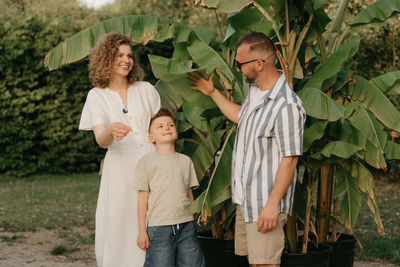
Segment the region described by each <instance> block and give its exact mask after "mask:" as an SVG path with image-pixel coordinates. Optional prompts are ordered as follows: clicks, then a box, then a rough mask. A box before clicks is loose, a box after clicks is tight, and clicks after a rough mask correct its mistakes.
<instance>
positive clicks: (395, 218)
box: [354, 178, 400, 265]
mask: <svg viewBox="0 0 400 267" xmlns="http://www.w3.org/2000/svg"><path fill="white" fill-rule="evenodd" d="M382 179H384V178H382ZM377 184H378V186H377V195H378V197H377V199H378V205H379V211H380V214H381V217H382V221H383V225H384V227H385V233H386V234H385V235H384V236H381V235H380V234H379V233H378V232H377V230H376V229H377V227H376V224H375V221H374V219H373V217H372V214H371V212H370V210H369V208H368V205H367V204H366V202H365V201H363V203H362V204H363V205H362V207H361V210H360V214H359V216H358V219H357V225H356V227H355V231H354V233H355V235H356V236H357V238H358V239H359V240H360V242H361V244H362V246H363V251H360V248H359V247H358V246H357V249H356V256H357V257H358V258H359V259H360V260H376V259H379V260H382V261H385V262H390V263H394V264H398V265H400V183H399V181H395V182H393V181H392V182H389V181H386V182H379V183H377ZM364 200H365V199H364Z"/></svg>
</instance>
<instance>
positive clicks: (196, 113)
mask: <svg viewBox="0 0 400 267" xmlns="http://www.w3.org/2000/svg"><path fill="white" fill-rule="evenodd" d="M182 110H183V113H184V114H185V118H186V119H187V120H188V122H189V123H190V124H191V125H193V126H194V127H195V128H196V129H199V130H200V131H202V132H207V120H206V119H205V118H203V117H202V116H201V113H202V112H204V109H202V108H199V107H197V106H195V105H193V104H192V103H190V102H188V101H183V105H182Z"/></svg>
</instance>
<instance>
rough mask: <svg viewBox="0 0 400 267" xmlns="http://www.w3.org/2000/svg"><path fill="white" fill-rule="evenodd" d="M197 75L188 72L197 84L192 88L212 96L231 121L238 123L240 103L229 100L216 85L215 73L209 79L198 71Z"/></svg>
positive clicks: (190, 79) (190, 78)
mask: <svg viewBox="0 0 400 267" xmlns="http://www.w3.org/2000/svg"><path fill="white" fill-rule="evenodd" d="M196 75H197V76H198V77H196V76H194V75H192V74H190V73H188V80H189V81H191V82H192V83H194V84H195V86H191V87H190V88H192V89H193V90H198V91H200V92H202V93H203V94H204V95H207V96H210V97H211V98H212V99H213V100H214V102H215V104H217V106H218V108H219V109H220V110H221V111H222V113H223V114H224V115H225V117H227V118H228V119H229V120H230V121H232V122H234V123H236V124H238V122H239V109H240V105H238V104H236V103H234V102H232V101H231V100H229V99H228V98H227V97H226V96H224V95H223V94H222V93H221V92H220V91H218V90H217V89H216V88H215V87H214V85H213V82H212V78H213V76H214V74H212V75H211V76H210V78H209V79H208V81H207V80H206V79H204V78H203V77H202V76H201V75H200V74H199V73H198V72H196Z"/></svg>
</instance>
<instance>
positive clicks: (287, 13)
mask: <svg viewBox="0 0 400 267" xmlns="http://www.w3.org/2000/svg"><path fill="white" fill-rule="evenodd" d="M285 18H286V41H289V31H290V29H289V27H290V23H289V3H288V0H286V2H285Z"/></svg>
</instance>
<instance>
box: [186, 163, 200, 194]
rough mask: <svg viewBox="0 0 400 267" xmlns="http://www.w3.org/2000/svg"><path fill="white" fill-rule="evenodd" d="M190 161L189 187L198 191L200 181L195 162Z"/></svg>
mask: <svg viewBox="0 0 400 267" xmlns="http://www.w3.org/2000/svg"><path fill="white" fill-rule="evenodd" d="M188 159H189V187H188V188H192V189H196V188H197V187H199V181H198V180H197V175H196V171H195V170H194V166H193V161H192V160H191V159H190V158H189V157H188Z"/></svg>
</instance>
